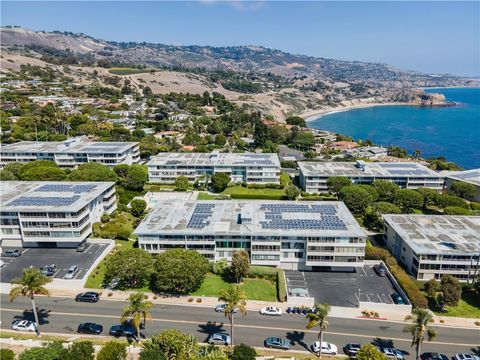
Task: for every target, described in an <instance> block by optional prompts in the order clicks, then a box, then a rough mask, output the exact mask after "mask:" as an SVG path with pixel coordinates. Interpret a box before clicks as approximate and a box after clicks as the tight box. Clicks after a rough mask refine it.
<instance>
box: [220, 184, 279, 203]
mask: <svg viewBox="0 0 480 360" xmlns="http://www.w3.org/2000/svg"><path fill="white" fill-rule="evenodd" d="M222 194H225V195H230V196H231V197H232V198H233V199H271V200H281V199H284V198H286V196H285V190H284V189H269V188H263V189H252V188H248V187H243V186H230V187H228V188H226V189H225V190H224V191H223V192H222Z"/></svg>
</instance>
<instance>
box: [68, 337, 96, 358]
mask: <svg viewBox="0 0 480 360" xmlns="http://www.w3.org/2000/svg"><path fill="white" fill-rule="evenodd" d="M66 358H67V359H72V360H94V359H95V349H94V347H93V343H92V342H91V341H76V342H74V343H73V344H72V345H70V347H69V348H68V356H67V357H66Z"/></svg>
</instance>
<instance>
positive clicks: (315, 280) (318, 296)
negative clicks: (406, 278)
mask: <svg viewBox="0 0 480 360" xmlns="http://www.w3.org/2000/svg"><path fill="white" fill-rule="evenodd" d="M285 275H286V278H287V288H288V292H289V293H290V292H291V290H292V289H305V290H306V296H308V297H313V298H315V303H327V304H330V305H333V306H345V307H356V306H358V299H359V297H360V300H361V301H365V302H375V303H384V304H393V301H392V298H391V295H392V294H393V293H396V292H397V291H396V290H395V287H394V286H393V284H392V283H391V281H390V280H389V278H388V277H386V276H384V277H381V276H378V275H377V273H376V272H375V270H374V269H373V266H369V265H365V266H364V267H363V268H357V270H353V269H352V271H351V272H338V271H291V270H287V271H285Z"/></svg>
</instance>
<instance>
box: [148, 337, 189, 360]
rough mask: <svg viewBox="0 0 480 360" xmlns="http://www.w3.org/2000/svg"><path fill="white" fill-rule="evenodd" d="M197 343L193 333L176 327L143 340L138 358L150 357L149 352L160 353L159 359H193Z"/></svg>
mask: <svg viewBox="0 0 480 360" xmlns="http://www.w3.org/2000/svg"><path fill="white" fill-rule="evenodd" d="M197 350H198V343H197V340H196V339H195V337H194V336H193V335H190V334H185V333H183V332H181V331H179V330H176V329H169V330H165V331H162V332H161V333H159V334H155V335H153V336H152V337H151V338H149V339H147V340H145V341H144V342H143V349H142V352H141V353H140V360H147V359H150V357H147V356H150V354H161V355H160V357H159V359H162V358H165V359H177V360H186V359H195V358H196V356H197V353H198V351H197Z"/></svg>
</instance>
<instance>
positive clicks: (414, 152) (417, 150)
mask: <svg viewBox="0 0 480 360" xmlns="http://www.w3.org/2000/svg"><path fill="white" fill-rule="evenodd" d="M420 155H422V151H421V150H420V149H415V150H414V151H413V157H414V158H415V159H418V158H419V157H420Z"/></svg>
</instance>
